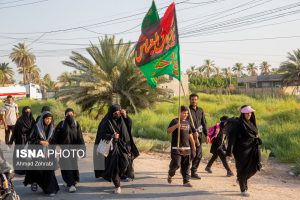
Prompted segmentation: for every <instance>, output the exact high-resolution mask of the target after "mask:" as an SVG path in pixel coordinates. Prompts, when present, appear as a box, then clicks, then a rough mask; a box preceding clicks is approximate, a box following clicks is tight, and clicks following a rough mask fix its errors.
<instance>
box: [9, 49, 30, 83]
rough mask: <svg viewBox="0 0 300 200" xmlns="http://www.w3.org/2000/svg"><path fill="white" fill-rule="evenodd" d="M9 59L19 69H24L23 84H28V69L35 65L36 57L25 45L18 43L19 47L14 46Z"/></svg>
mask: <svg viewBox="0 0 300 200" xmlns="http://www.w3.org/2000/svg"><path fill="white" fill-rule="evenodd" d="M9 57H10V58H11V60H12V61H13V62H14V63H15V64H16V65H17V67H19V68H21V69H22V71H23V84H26V83H28V80H27V79H26V68H27V67H29V66H31V65H33V64H34V63H35V56H34V55H33V54H32V53H31V52H30V49H28V47H27V46H26V45H25V43H18V44H17V45H14V48H13V49H12V52H11V54H10V56H9Z"/></svg>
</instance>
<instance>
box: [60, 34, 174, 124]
mask: <svg viewBox="0 0 300 200" xmlns="http://www.w3.org/2000/svg"><path fill="white" fill-rule="evenodd" d="M86 51H87V53H88V57H86V56H85V55H83V54H80V53H78V52H72V55H71V56H70V60H71V61H64V62H63V64H64V65H66V66H68V67H72V68H73V69H75V70H77V71H78V73H77V74H70V75H69V76H68V77H66V76H65V75H64V77H60V79H63V81H64V82H65V83H67V84H64V86H63V87H62V88H61V89H60V91H59V92H58V96H59V98H60V99H62V100H64V101H74V102H76V103H77V104H78V105H80V106H81V108H82V110H83V111H88V112H92V111H95V110H96V111H97V115H96V118H98V117H99V115H100V114H102V113H103V111H104V107H105V106H107V105H108V104H111V103H119V104H120V105H121V106H122V107H123V108H126V109H129V110H132V111H134V112H137V111H138V110H140V109H143V108H147V107H149V106H151V105H152V104H154V103H155V102H156V101H158V100H165V99H163V98H162V97H164V96H167V94H168V92H169V91H167V90H166V89H162V88H156V89H155V90H151V89H150V87H149V85H148V83H147V80H146V79H145V77H144V76H143V74H142V73H141V72H140V71H139V70H138V69H137V67H136V66H135V64H134V54H133V51H132V46H131V45H130V43H126V44H125V43H123V40H119V41H116V40H115V37H114V36H113V37H107V36H105V38H104V39H99V44H91V45H90V47H88V48H86ZM66 79H67V80H66ZM66 81H67V82H66Z"/></svg>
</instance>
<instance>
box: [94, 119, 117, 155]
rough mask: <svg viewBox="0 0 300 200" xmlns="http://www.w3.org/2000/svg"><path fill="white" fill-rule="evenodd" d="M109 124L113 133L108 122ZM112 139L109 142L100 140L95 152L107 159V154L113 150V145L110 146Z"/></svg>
mask: <svg viewBox="0 0 300 200" xmlns="http://www.w3.org/2000/svg"><path fill="white" fill-rule="evenodd" d="M108 122H109V124H110V125H111V128H112V129H113V131H114V132H116V131H115V129H114V127H113V126H112V124H111V122H110V121H109V120H108ZM113 139H114V138H113V137H112V138H111V139H110V140H105V139H102V140H100V143H99V144H98V147H97V150H96V151H97V152H98V153H100V154H102V155H103V156H104V157H107V156H108V154H109V152H110V151H111V150H113V144H112V141H113Z"/></svg>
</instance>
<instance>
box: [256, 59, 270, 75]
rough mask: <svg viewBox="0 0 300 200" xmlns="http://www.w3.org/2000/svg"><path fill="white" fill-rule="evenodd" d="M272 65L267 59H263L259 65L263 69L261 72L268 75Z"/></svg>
mask: <svg viewBox="0 0 300 200" xmlns="http://www.w3.org/2000/svg"><path fill="white" fill-rule="evenodd" d="M270 67H271V65H270V64H269V63H268V62H267V61H263V62H262V63H261V64H260V66H259V69H260V71H261V74H262V75H268V74H270V72H271V71H270Z"/></svg>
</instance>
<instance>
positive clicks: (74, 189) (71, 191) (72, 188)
mask: <svg viewBox="0 0 300 200" xmlns="http://www.w3.org/2000/svg"><path fill="white" fill-rule="evenodd" d="M69 192H70V193H73V192H76V187H75V186H74V185H72V186H71V187H69Z"/></svg>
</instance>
